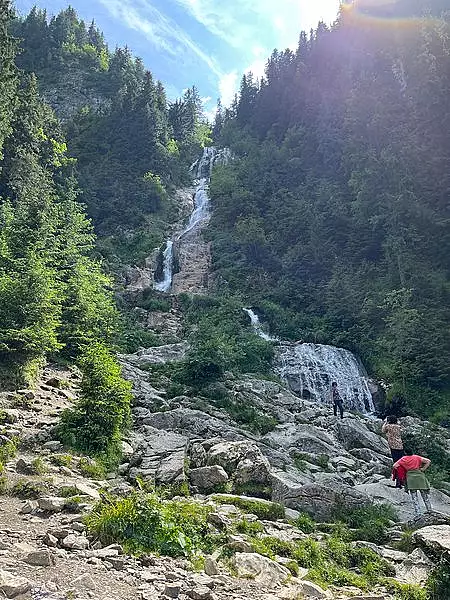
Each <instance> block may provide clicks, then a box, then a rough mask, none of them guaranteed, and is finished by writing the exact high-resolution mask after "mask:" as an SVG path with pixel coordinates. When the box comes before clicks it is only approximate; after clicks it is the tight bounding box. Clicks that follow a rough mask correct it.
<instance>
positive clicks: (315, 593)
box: [298, 581, 329, 598]
mask: <svg viewBox="0 0 450 600" xmlns="http://www.w3.org/2000/svg"><path fill="white" fill-rule="evenodd" d="M298 586H299V588H300V590H301V591H302V594H303V595H304V596H305V597H306V598H329V595H328V594H327V592H326V591H325V590H323V589H322V588H321V587H320V586H319V585H317V584H316V583H311V582H310V581H301V582H300V583H299V584H298Z"/></svg>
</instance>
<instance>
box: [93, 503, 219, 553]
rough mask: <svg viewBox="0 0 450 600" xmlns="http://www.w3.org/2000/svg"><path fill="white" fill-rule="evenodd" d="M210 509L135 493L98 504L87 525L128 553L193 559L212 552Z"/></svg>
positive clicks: (106, 541) (102, 538) (105, 539)
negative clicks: (206, 552) (202, 553)
mask: <svg viewBox="0 0 450 600" xmlns="http://www.w3.org/2000/svg"><path fill="white" fill-rule="evenodd" d="M210 510H211V509H210V508H208V507H205V506H201V505H199V504H197V503H195V502H193V501H191V500H176V501H175V500H171V501H163V500H161V499H160V498H159V497H158V496H157V495H155V494H147V493H143V492H135V493H133V494H130V495H129V496H127V497H126V498H123V499H114V498H110V499H108V500H106V501H104V502H101V503H98V504H97V505H96V506H95V507H94V510H93V511H92V513H91V514H90V515H89V516H88V517H87V519H86V523H87V526H88V529H89V531H90V532H91V533H94V534H96V535H98V536H99V537H100V539H101V540H102V541H104V542H105V543H111V542H119V543H121V544H123V546H124V548H125V550H126V551H127V552H131V553H135V554H141V553H147V552H155V553H157V554H161V555H167V556H189V555H192V554H193V553H195V552H196V551H198V550H208V549H210V539H209V536H208V523H207V516H208V513H209V512H210Z"/></svg>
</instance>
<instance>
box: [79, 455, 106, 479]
mask: <svg viewBox="0 0 450 600" xmlns="http://www.w3.org/2000/svg"><path fill="white" fill-rule="evenodd" d="M78 468H79V469H80V473H81V474H82V475H83V476H84V477H89V478H90V479H104V478H105V474H106V473H105V467H104V466H103V464H102V463H101V462H100V461H99V460H96V459H95V458H88V457H86V456H83V457H82V458H80V461H79V463H78Z"/></svg>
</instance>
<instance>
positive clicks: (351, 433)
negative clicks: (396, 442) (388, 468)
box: [335, 418, 390, 456]
mask: <svg viewBox="0 0 450 600" xmlns="http://www.w3.org/2000/svg"><path fill="white" fill-rule="evenodd" d="M335 431H336V437H337V438H338V440H339V441H340V442H341V444H342V445H343V446H344V448H345V449H346V450H352V449H354V448H369V450H373V451H374V452H378V453H379V454H383V455H386V456H389V455H390V450H389V446H388V443H387V441H386V440H385V439H384V438H382V437H381V436H379V435H376V434H375V433H373V432H372V431H370V430H369V429H368V428H367V427H366V425H365V424H364V423H363V422H362V421H360V420H359V419H353V418H352V419H350V418H345V419H341V420H339V421H337V422H336V425H335Z"/></svg>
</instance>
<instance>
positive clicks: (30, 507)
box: [20, 500, 39, 515]
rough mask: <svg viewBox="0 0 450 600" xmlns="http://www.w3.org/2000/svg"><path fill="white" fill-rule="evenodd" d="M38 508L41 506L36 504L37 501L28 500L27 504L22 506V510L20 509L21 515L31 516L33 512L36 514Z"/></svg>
mask: <svg viewBox="0 0 450 600" xmlns="http://www.w3.org/2000/svg"><path fill="white" fill-rule="evenodd" d="M38 506H39V505H38V503H37V502H36V500H27V501H26V502H25V504H24V505H23V506H22V508H21V509H20V514H21V515H29V514H31V513H32V512H34V511H35V510H37V508H38Z"/></svg>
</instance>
